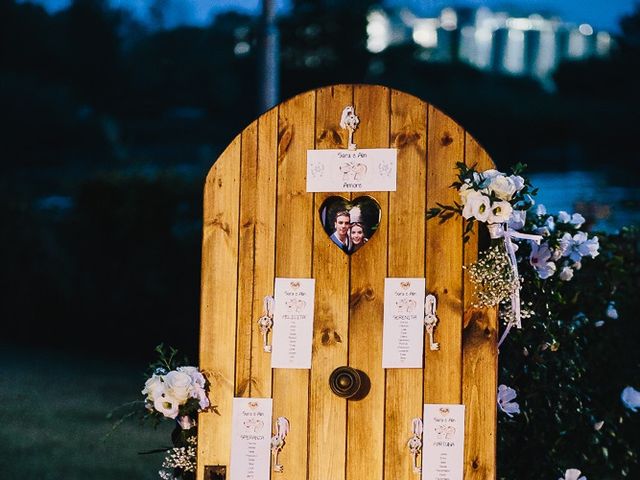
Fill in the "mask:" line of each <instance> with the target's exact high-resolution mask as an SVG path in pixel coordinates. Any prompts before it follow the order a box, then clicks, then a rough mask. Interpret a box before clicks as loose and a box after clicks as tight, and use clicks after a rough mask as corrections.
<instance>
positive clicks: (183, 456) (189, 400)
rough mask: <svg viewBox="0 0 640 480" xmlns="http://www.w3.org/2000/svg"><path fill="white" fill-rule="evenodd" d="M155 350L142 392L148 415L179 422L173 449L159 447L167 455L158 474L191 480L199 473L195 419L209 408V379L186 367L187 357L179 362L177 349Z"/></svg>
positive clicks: (169, 478)
mask: <svg viewBox="0 0 640 480" xmlns="http://www.w3.org/2000/svg"><path fill="white" fill-rule="evenodd" d="M155 351H156V353H157V354H158V360H156V361H155V362H153V363H152V364H150V365H149V374H148V379H147V381H146V382H145V384H144V388H143V389H142V392H141V393H142V395H144V397H145V399H144V406H145V410H146V415H145V417H146V418H152V419H154V420H155V421H156V422H159V421H163V420H166V419H170V420H174V421H175V422H176V427H175V429H174V431H173V433H172V435H171V440H172V442H173V448H169V449H161V450H160V451H165V452H166V455H165V458H164V461H163V462H162V468H161V469H160V471H159V472H158V473H159V476H160V478H161V479H162V480H177V479H183V480H191V479H194V478H195V473H196V447H197V438H198V437H197V435H198V432H197V425H196V419H197V414H198V412H201V411H204V410H206V409H208V408H210V402H209V398H208V396H207V392H208V389H209V382H208V381H207V379H206V377H205V376H204V375H203V374H202V372H200V370H198V369H197V368H196V367H193V366H187V365H186V364H187V363H188V361H187V360H186V359H184V360H183V361H179V360H178V351H177V350H176V349H174V348H172V347H169V348H168V349H166V348H165V347H164V345H159V346H157V347H156V349H155ZM155 451H157V450H155ZM155 451H153V452H155Z"/></svg>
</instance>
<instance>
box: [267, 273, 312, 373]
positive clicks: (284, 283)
mask: <svg viewBox="0 0 640 480" xmlns="http://www.w3.org/2000/svg"><path fill="white" fill-rule="evenodd" d="M315 282H316V281H315V280H314V279H313V278H276V284H275V288H274V290H275V296H274V299H275V306H274V309H273V348H272V350H273V351H272V353H271V368H311V342H312V340H313V302H314V297H315Z"/></svg>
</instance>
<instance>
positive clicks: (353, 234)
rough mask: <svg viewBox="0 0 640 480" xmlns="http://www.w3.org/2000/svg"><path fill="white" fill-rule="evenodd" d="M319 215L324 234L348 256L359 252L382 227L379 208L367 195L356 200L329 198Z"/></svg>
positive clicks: (323, 203)
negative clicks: (379, 227)
mask: <svg viewBox="0 0 640 480" xmlns="http://www.w3.org/2000/svg"><path fill="white" fill-rule="evenodd" d="M319 213H320V222H321V223H322V226H323V227H324V230H325V232H327V235H328V236H329V238H330V239H331V241H332V242H333V243H334V244H335V245H336V246H337V247H338V248H339V249H340V250H342V251H343V252H344V253H346V254H347V255H351V254H352V253H355V252H357V251H358V250H360V249H361V248H362V247H363V245H364V244H365V243H367V242H368V241H369V239H370V238H371V237H372V236H373V235H374V234H375V233H376V231H377V230H378V226H379V225H380V217H381V210H380V205H379V204H378V202H376V201H375V199H373V198H372V197H368V196H362V197H358V198H354V199H353V200H347V199H346V198H342V197H337V196H336V197H328V198H327V199H326V200H325V201H324V202H322V205H321V206H320V212H319Z"/></svg>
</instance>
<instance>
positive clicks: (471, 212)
mask: <svg viewBox="0 0 640 480" xmlns="http://www.w3.org/2000/svg"><path fill="white" fill-rule="evenodd" d="M490 205H491V204H490V201H489V197H487V196H486V195H483V194H482V193H480V192H476V191H473V192H470V193H469V194H468V195H467V202H466V203H465V204H464V208H463V209H462V216H463V217H464V218H466V219H469V218H471V217H474V218H475V219H476V220H478V221H479V222H486V221H487V218H488V216H489V207H490Z"/></svg>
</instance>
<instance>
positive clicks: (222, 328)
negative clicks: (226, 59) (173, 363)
mask: <svg viewBox="0 0 640 480" xmlns="http://www.w3.org/2000/svg"><path fill="white" fill-rule="evenodd" d="M240 146H241V136H240V135H238V136H237V137H236V138H235V139H234V140H233V142H231V144H230V145H229V146H228V147H227V149H226V150H225V151H224V153H223V154H222V155H221V156H220V157H219V159H218V161H217V162H216V164H215V165H214V166H213V168H212V169H211V171H210V172H209V175H208V176H207V179H206V183H205V188H204V224H203V236H202V290H201V294H200V295H201V298H200V303H201V308H200V319H201V320H200V368H201V369H202V370H204V372H205V374H206V376H207V378H208V380H209V382H211V394H210V399H211V403H212V404H213V405H215V406H216V410H217V412H218V414H216V413H215V412H212V411H210V412H206V413H202V414H200V415H199V418H198V424H199V426H198V429H199V430H198V431H199V437H200V438H199V441H198V459H197V461H198V465H201V466H202V467H203V468H204V465H229V458H230V454H231V407H232V403H233V395H234V380H235V373H234V372H235V363H236V356H235V337H236V298H237V286H238V285H237V283H238V282H237V278H238V276H237V272H238V267H237V262H238V218H239V211H238V198H239V195H240ZM203 468H201V469H199V471H198V478H199V480H202V479H203V477H204V470H203Z"/></svg>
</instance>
